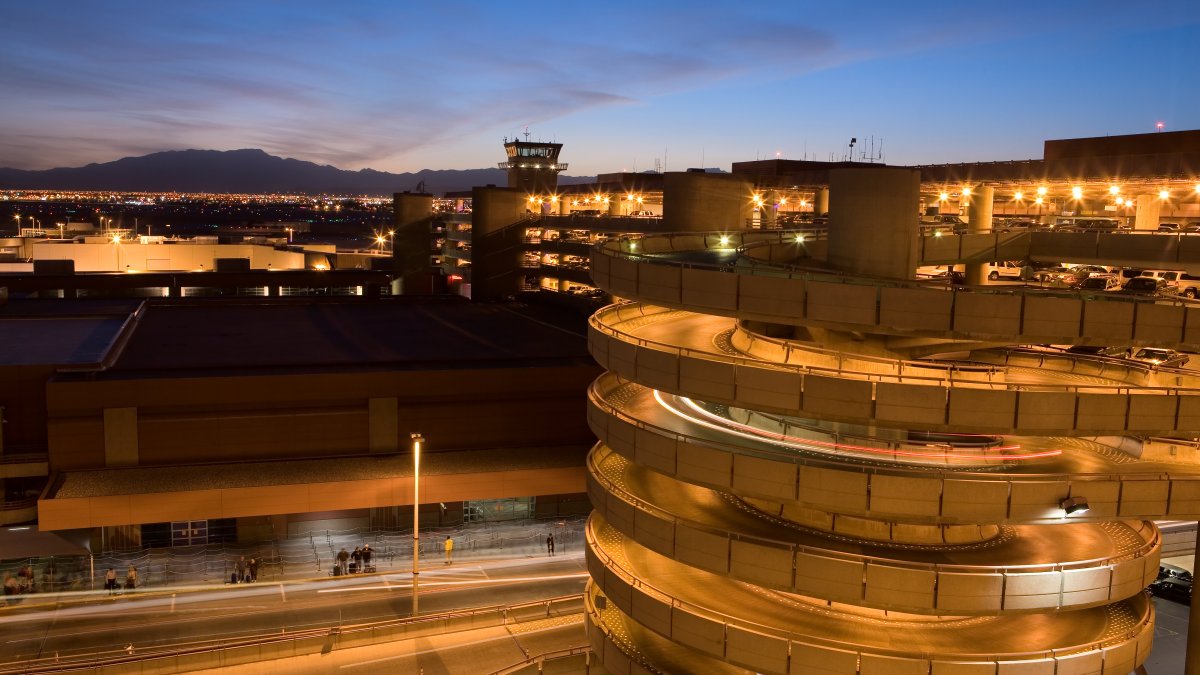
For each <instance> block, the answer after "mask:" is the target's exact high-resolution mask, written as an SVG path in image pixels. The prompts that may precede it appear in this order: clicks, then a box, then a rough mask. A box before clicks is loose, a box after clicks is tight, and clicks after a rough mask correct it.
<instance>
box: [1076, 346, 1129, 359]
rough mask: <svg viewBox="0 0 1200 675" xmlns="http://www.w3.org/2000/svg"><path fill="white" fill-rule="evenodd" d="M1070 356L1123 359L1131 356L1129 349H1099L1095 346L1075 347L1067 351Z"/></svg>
mask: <svg viewBox="0 0 1200 675" xmlns="http://www.w3.org/2000/svg"><path fill="white" fill-rule="evenodd" d="M1067 353H1068V354H1082V355H1084V356H1112V357H1116V358H1122V357H1125V356H1129V349H1128V348H1127V347H1097V346H1094V345H1075V346H1074V347H1071V348H1069V349H1067Z"/></svg>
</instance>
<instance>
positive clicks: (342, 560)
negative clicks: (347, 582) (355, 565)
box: [337, 548, 350, 575]
mask: <svg viewBox="0 0 1200 675" xmlns="http://www.w3.org/2000/svg"><path fill="white" fill-rule="evenodd" d="M348 560H350V554H349V553H347V552H346V549H344V548H343V549H342V550H341V551H338V554H337V569H338V575H345V574H346V561H348Z"/></svg>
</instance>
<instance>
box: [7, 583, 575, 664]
mask: <svg viewBox="0 0 1200 675" xmlns="http://www.w3.org/2000/svg"><path fill="white" fill-rule="evenodd" d="M582 601H583V596H582V594H575V595H563V596H556V597H553V598H546V599H543V600H534V601H529V602H522V603H513V604H508V605H488V606H485V607H474V608H467V609H460V610H450V611H446V612H439V613H436V614H421V615H418V616H412V617H404V618H400V619H389V620H386V621H373V622H368V623H358V624H348V625H344V624H341V622H340V621H339V622H338V623H336V624H333V625H324V626H322V627H316V628H301V629H298V630H292V631H291V632H285V633H279V632H272V633H256V634H250V635H240V636H236V637H225V638H213V639H208V640H195V641H191V642H183V643H176V644H174V645H171V646H167V647H162V648H154V647H148V648H147V647H141V648H136V649H133V650H131V649H130V648H128V647H126V648H124V649H98V650H87V651H81V652H79V653H65V652H62V651H61V650H60V651H59V652H58V653H57V654H56V655H55V656H53V657H40V658H36V659H27V660H24V661H20V662H9V663H5V664H0V673H22V674H32V673H51V672H65V671H72V670H95V669H99V668H104V667H111V666H118V665H121V664H129V663H135V662H140V661H153V660H159V659H172V660H182V659H183V658H185V657H189V656H190V657H195V656H199V655H204V654H212V653H214V652H224V651H228V650H233V649H238V648H247V647H258V646H263V645H270V644H280V643H289V642H291V643H296V642H301V641H305V640H318V641H319V643H318V644H315V645H313V647H312V651H314V652H315V651H320V650H322V649H323V648H324V643H325V642H326V641H327V640H328V639H330V638H334V639H338V640H349V639H351V638H354V637H356V636H363V637H366V638H367V642H368V643H369V644H378V643H380V642H387V641H391V640H395V639H403V637H404V636H403V635H402V636H399V637H393V638H391V640H389V639H388V637H387V635H386V633H387V632H389V631H391V632H400V631H403V630H405V629H408V628H411V627H418V628H419V627H421V625H422V624H424V625H426V626H435V625H436V624H439V623H446V624H450V625H448V626H445V627H444V628H443V630H441V631H440V632H441V633H451V632H458V631H459V630H467V629H470V628H478V627H480V625H479V621H478V619H480V618H487V617H489V616H490V617H492V618H493V620H494V621H495V622H496V623H495V624H494V625H509V624H512V623H519V621H518V620H517V619H516V618H515V617H516V616H518V615H520V614H521V613H522V612H523V610H530V609H533V610H538V611H539V616H552V612H553V611H554V610H555V609H559V611H561V610H562V609H563V608H562V607H560V606H562V605H567V606H569V605H574V604H580V605H582ZM576 611H577V610H574V609H573V608H572V609H571V611H570V612H568V613H575V612H576ZM460 620H461V621H462V623H463V624H464V626H463V627H462V628H455V627H454V626H453V622H455V621H460ZM377 633H384V635H378V636H377V635H374V634H377ZM294 655H296V656H298V655H299V654H298V653H297V654H294ZM208 663H210V662H208ZM227 665H228V664H227Z"/></svg>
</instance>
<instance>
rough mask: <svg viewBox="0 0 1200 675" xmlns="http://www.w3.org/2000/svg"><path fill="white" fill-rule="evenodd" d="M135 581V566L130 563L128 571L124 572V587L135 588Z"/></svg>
mask: <svg viewBox="0 0 1200 675" xmlns="http://www.w3.org/2000/svg"><path fill="white" fill-rule="evenodd" d="M137 582H138V581H137V568H136V567H134V566H133V565H130V566H129V571H128V572H126V573H125V588H127V589H130V590H132V589H134V588H137Z"/></svg>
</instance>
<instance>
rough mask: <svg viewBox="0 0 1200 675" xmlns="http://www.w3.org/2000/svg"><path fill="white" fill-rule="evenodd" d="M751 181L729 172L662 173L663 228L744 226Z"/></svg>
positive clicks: (692, 229) (730, 228)
mask: <svg viewBox="0 0 1200 675" xmlns="http://www.w3.org/2000/svg"><path fill="white" fill-rule="evenodd" d="M753 190H754V184H753V183H751V182H750V181H749V180H747V179H746V178H743V177H741V176H733V175H729V174H713V173H700V172H698V171H697V172H693V171H687V172H684V171H671V172H668V173H666V174H664V175H663V229H664V230H666V231H668V232H715V231H720V232H732V231H737V230H743V229H745V228H746V223H748V222H749V221H750V216H751V214H752V213H753V204H754V202H753V197H754V192H753Z"/></svg>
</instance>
